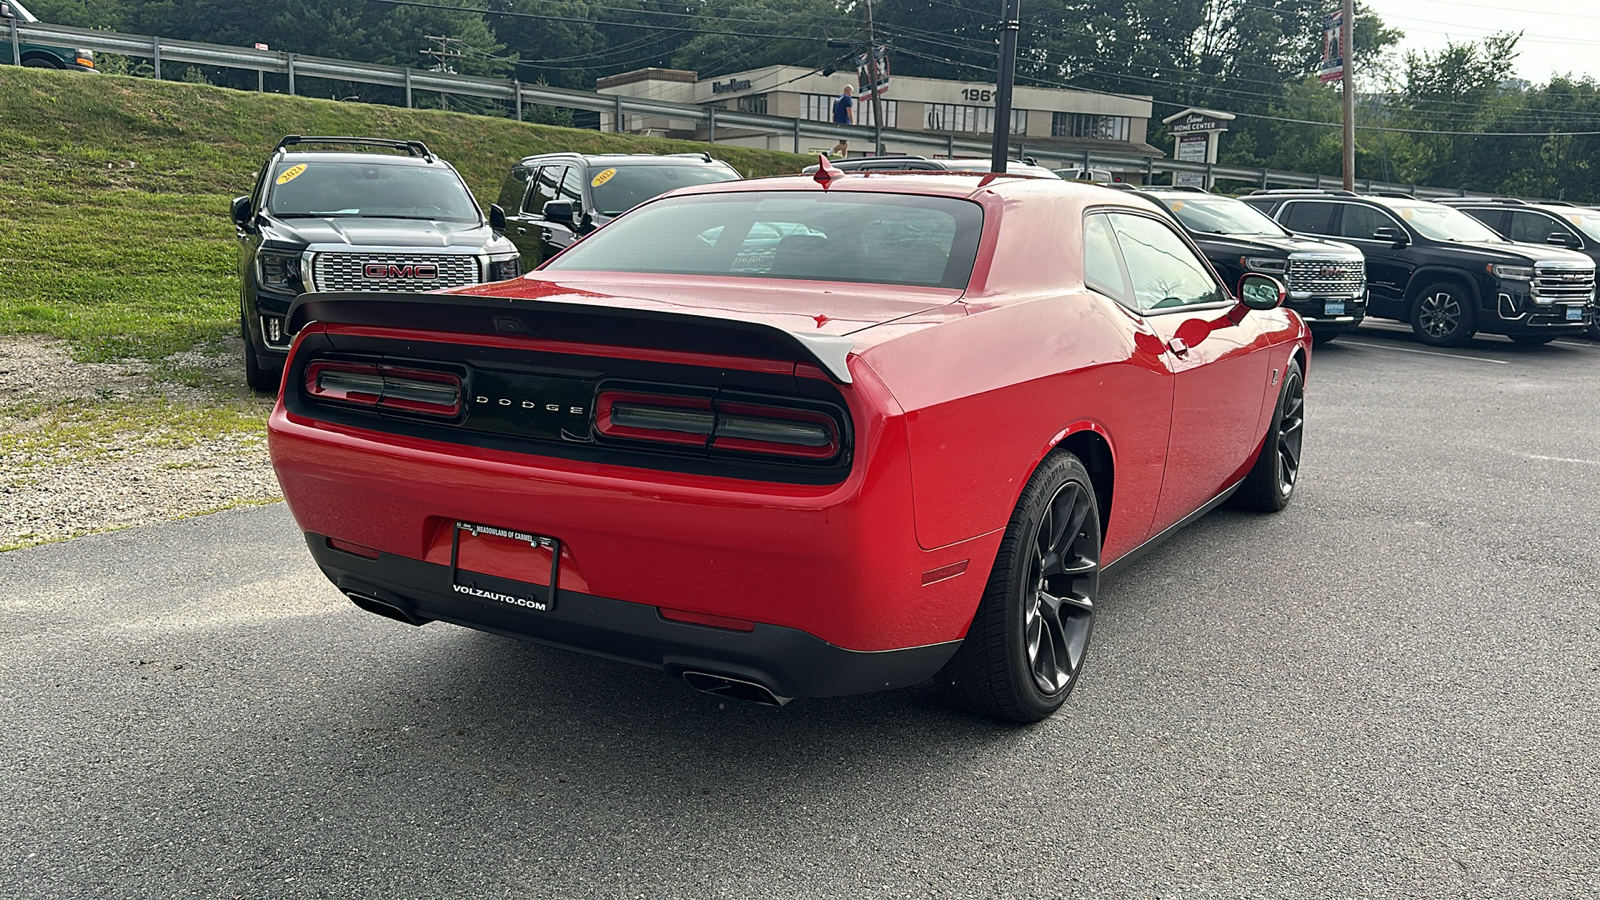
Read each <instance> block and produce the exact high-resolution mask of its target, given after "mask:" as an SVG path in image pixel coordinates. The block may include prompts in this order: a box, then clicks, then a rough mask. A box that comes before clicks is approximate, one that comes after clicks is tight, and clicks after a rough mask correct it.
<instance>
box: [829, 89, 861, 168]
mask: <svg viewBox="0 0 1600 900" xmlns="http://www.w3.org/2000/svg"><path fill="white" fill-rule="evenodd" d="M855 106H856V101H855V98H853V97H851V96H850V85H848V84H847V85H845V86H844V93H842V94H840V95H839V99H837V100H835V101H833V122H834V124H835V125H854V124H855V123H856V110H855ZM849 152H850V140H849V138H840V139H839V143H837V144H834V145H833V154H832V155H834V156H846V155H848V154H849Z"/></svg>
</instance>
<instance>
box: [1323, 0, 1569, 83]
mask: <svg viewBox="0 0 1600 900" xmlns="http://www.w3.org/2000/svg"><path fill="white" fill-rule="evenodd" d="M1366 2H1367V3H1368V4H1369V5H1370V6H1371V7H1372V8H1373V10H1374V11H1376V12H1377V13H1378V15H1379V16H1381V17H1382V18H1383V20H1384V21H1385V22H1387V23H1388V24H1389V25H1390V26H1391V27H1394V28H1399V29H1400V30H1401V31H1404V32H1405V34H1406V39H1405V41H1404V43H1403V44H1402V45H1401V49H1402V51H1404V50H1438V49H1441V48H1443V47H1444V45H1445V43H1446V42H1447V41H1456V42H1461V41H1469V40H1477V39H1479V38H1482V37H1485V36H1487V35H1490V34H1493V33H1495V32H1497V31H1522V32H1524V34H1523V37H1522V41H1521V42H1520V43H1519V44H1518V45H1517V46H1518V48H1519V49H1520V50H1521V51H1522V53H1521V55H1520V56H1519V57H1518V58H1517V75H1518V76H1519V77H1522V78H1526V79H1528V80H1529V81H1532V82H1535V83H1538V82H1544V81H1548V80H1549V79H1550V76H1551V75H1554V74H1563V75H1565V74H1572V75H1575V76H1579V77H1582V76H1584V75H1588V76H1590V77H1592V78H1595V79H1596V80H1600V52H1597V51H1600V4H1597V3H1575V2H1572V0H1516V2H1515V4H1513V3H1510V2H1504V0H1502V2H1498V3H1497V2H1495V0H1366ZM1329 6H1330V8H1331V7H1332V6H1333V4H1331V3H1330V4H1329Z"/></svg>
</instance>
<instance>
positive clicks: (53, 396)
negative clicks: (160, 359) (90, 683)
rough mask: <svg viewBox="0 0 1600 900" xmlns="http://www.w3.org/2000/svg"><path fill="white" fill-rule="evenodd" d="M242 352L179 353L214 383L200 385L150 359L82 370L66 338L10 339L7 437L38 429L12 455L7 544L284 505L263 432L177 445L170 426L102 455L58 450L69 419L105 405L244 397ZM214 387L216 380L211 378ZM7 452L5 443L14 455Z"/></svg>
mask: <svg viewBox="0 0 1600 900" xmlns="http://www.w3.org/2000/svg"><path fill="white" fill-rule="evenodd" d="M238 358H239V355H238V352H237V348H234V347H226V348H221V349H219V350H218V351H216V352H213V353H207V352H204V351H201V350H194V351H189V352H187V353H183V354H179V355H178V356H176V357H173V358H172V359H171V360H169V363H170V364H171V365H172V366H178V367H182V368H184V369H187V370H190V371H193V370H197V369H198V370H201V371H202V372H204V373H206V374H208V375H210V376H214V380H215V382H216V384H215V385H204V386H191V385H188V384H182V383H177V382H172V381H167V380H162V379H159V378H156V377H155V376H153V375H152V366H151V365H150V364H149V363H146V362H144V361H142V360H129V361H123V362H117V363H78V362H74V361H73V360H72V357H71V354H70V348H69V347H68V346H67V344H65V343H64V342H62V341H56V340H49V339H45V338H39V337H35V336H20V337H4V338H0V438H4V437H7V436H12V437H14V436H17V435H30V436H31V433H35V432H37V433H38V434H39V436H40V437H42V438H43V439H44V440H43V441H42V446H43V449H42V450H41V449H40V446H39V444H38V443H36V445H35V446H34V447H32V448H29V449H27V450H20V449H11V450H5V449H0V548H10V547H17V546H27V545H31V544H39V543H45V542H48V541H56V540H63V539H66V538H71V537H77V536H79V535H83V534H88V533H91V532H96V531H107V530H112V529H117V528H127V527H130V526H135V525H146V524H149V523H152V522H161V521H166V520H170V519H177V518H182V517H185V516H192V515H198V514H201V513H206V512H213V511H216V510H219V509H226V508H229V507H233V506H240V505H247V504H254V503H265V502H271V501H275V500H279V499H281V494H280V492H279V490H278V482H277V479H276V477H275V476H274V475H273V472H272V466H271V464H270V462H269V460H268V457H267V445H266V439H265V437H264V436H262V435H261V434H257V433H226V432H225V433H221V434H214V435H200V436H197V437H196V438H195V439H192V440H185V441H179V442H174V441H173V440H171V439H164V438H163V435H162V428H161V426H162V425H163V424H165V423H162V422H152V423H150V425H151V427H150V428H149V429H148V430H140V431H134V432H129V431H126V430H123V431H118V430H115V429H113V428H112V427H111V426H109V425H108V426H107V430H106V431H105V433H104V434H103V435H102V434H96V435H95V436H94V440H93V443H94V446H93V448H92V451H91V452H84V450H83V449H82V448H78V449H68V448H67V447H64V446H61V447H57V446H53V445H52V443H51V441H50V438H51V430H52V429H53V428H54V427H56V422H57V421H58V418H57V413H59V412H61V411H63V410H67V409H70V410H72V411H73V412H75V413H78V414H80V415H81V414H82V413H83V412H84V411H85V410H87V411H89V412H90V413H91V414H92V412H93V411H94V410H95V408H96V404H110V403H129V402H141V401H144V402H154V403H162V404H173V405H177V406H179V407H180V408H181V407H196V408H199V407H205V406H208V405H210V406H215V405H219V404H223V403H227V402H230V401H232V402H237V400H238V399H239V398H241V397H246V396H248V394H246V392H244V390H243V386H242V383H241V384H237V385H236V384H234V383H233V382H235V381H240V380H241V379H240V376H239V375H238V374H237V372H235V371H234V370H236V369H237V368H238V366H237V360H238ZM200 380H201V381H205V380H207V379H200ZM3 447H4V445H0V448H3Z"/></svg>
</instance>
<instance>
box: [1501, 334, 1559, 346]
mask: <svg viewBox="0 0 1600 900" xmlns="http://www.w3.org/2000/svg"><path fill="white" fill-rule="evenodd" d="M1556 337H1557V335H1554V334H1513V335H1511V342H1512V343H1514V344H1535V345H1537V344H1548V343H1550V342H1551V341H1553V340H1555V339H1556Z"/></svg>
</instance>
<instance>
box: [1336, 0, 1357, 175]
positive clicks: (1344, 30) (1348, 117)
mask: <svg viewBox="0 0 1600 900" xmlns="http://www.w3.org/2000/svg"><path fill="white" fill-rule="evenodd" d="M1341 19H1342V20H1343V21H1341V22H1340V23H1339V52H1340V53H1341V54H1342V55H1343V56H1344V60H1343V63H1344V73H1343V77H1342V78H1341V79H1340V80H1341V81H1342V82H1343V84H1342V85H1341V86H1340V91H1341V92H1342V93H1343V95H1344V97H1343V99H1344V189H1345V190H1347V191H1353V190H1355V189H1356V65H1355V63H1356V53H1355V50H1356V42H1355V40H1354V38H1355V32H1356V3H1355V0H1344V15H1343V16H1341Z"/></svg>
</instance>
